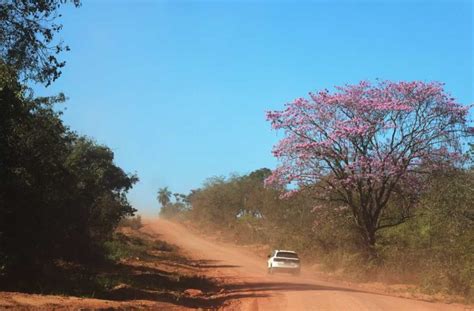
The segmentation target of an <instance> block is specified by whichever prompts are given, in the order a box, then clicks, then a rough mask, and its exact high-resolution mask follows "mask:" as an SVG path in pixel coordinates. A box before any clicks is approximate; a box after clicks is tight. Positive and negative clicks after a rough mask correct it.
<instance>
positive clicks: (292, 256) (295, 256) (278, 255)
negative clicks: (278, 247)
mask: <svg viewBox="0 0 474 311" xmlns="http://www.w3.org/2000/svg"><path fill="white" fill-rule="evenodd" d="M276 257H285V258H296V259H298V255H296V254H295V253H290V252H278V253H277V255H276Z"/></svg>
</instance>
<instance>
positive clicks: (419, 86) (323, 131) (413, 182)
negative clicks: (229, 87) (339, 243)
mask: <svg viewBox="0 0 474 311" xmlns="http://www.w3.org/2000/svg"><path fill="white" fill-rule="evenodd" d="M468 109H469V108H468V107H466V106H462V105H460V104H458V103H456V102H455V101H454V99H453V98H451V97H450V96H449V95H448V94H447V93H445V91H444V90H443V85H442V84H440V83H424V82H418V81H415V82H389V81H384V82H379V83H378V84H376V85H372V84H370V83H368V82H361V83H359V84H357V85H347V86H344V87H337V88H336V92H333V93H331V92H329V91H328V90H323V91H321V92H318V93H310V99H304V98H298V99H296V100H295V101H293V102H291V103H288V104H287V105H286V109H284V110H283V111H270V112H268V113H267V119H268V120H269V121H270V122H271V124H272V127H273V129H275V130H283V131H284V133H285V137H284V138H283V139H282V140H281V141H280V142H279V143H278V144H277V145H276V146H275V148H274V150H273V153H274V155H275V156H276V157H277V158H278V159H279V160H280V165H279V167H278V168H277V169H276V170H274V171H273V173H272V175H271V176H270V177H268V178H267V179H266V184H267V185H279V186H280V187H281V186H284V185H288V184H293V185H295V186H296V185H297V186H299V188H301V187H313V188H318V189H319V190H318V191H315V192H316V194H317V195H318V197H319V198H320V199H325V200H331V201H337V202H340V203H341V206H340V207H339V208H349V209H350V211H351V214H352V216H353V219H354V222H355V224H356V226H357V228H358V229H359V231H360V233H361V236H362V238H363V241H364V243H365V245H366V246H367V250H368V254H369V255H370V256H371V257H374V256H376V253H375V242H376V233H377V231H378V230H380V229H383V228H386V227H391V226H396V225H398V224H400V223H402V222H404V221H405V220H406V219H407V217H409V214H408V213H406V207H403V210H400V212H399V213H398V214H397V213H395V214H394V213H387V211H386V210H387V209H386V207H387V206H388V203H389V201H390V198H392V197H393V196H394V194H398V195H400V196H402V197H405V198H416V194H417V191H418V190H419V188H420V187H421V181H422V176H423V173H429V172H430V171H431V170H432V169H433V168H436V167H439V165H451V164H452V163H453V162H456V161H458V160H461V158H462V157H461V140H462V137H465V136H466V135H470V134H469V128H468V127H467V123H468V122H467V120H466V118H467V114H468ZM470 132H471V133H472V131H470ZM293 191H296V190H293ZM291 193H292V191H290V192H288V193H287V195H290V194H291ZM410 201H411V202H415V200H410Z"/></svg>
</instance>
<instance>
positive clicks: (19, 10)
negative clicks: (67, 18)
mask: <svg viewBox="0 0 474 311" xmlns="http://www.w3.org/2000/svg"><path fill="white" fill-rule="evenodd" d="M67 2H71V3H72V4H73V5H74V6H76V7H78V6H80V1H79V0H71V1H67V0H59V1H58V0H37V1H21V0H5V1H2V3H1V4H0V42H1V45H0V57H1V61H2V62H4V63H6V64H7V65H9V66H11V67H12V68H13V69H15V70H16V71H17V72H18V74H19V75H20V77H21V79H22V80H24V81H27V80H31V81H34V82H38V83H43V84H45V85H47V86H48V85H50V84H51V82H53V81H54V80H56V79H57V78H58V77H59V76H60V75H61V68H62V67H64V65H65V61H62V60H60V59H58V55H59V54H60V53H61V52H63V51H67V50H69V47H68V46H67V45H65V44H64V43H63V41H62V40H58V39H57V38H56V34H57V33H58V32H59V31H60V30H61V28H62V25H61V24H59V23H57V22H56V20H57V19H58V18H60V17H61V15H60V14H59V13H58V9H59V8H60V7H61V6H62V5H63V4H65V3H67Z"/></svg>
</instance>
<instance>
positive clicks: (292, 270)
mask: <svg viewBox="0 0 474 311" xmlns="http://www.w3.org/2000/svg"><path fill="white" fill-rule="evenodd" d="M271 269H272V270H273V271H274V272H288V273H298V272H300V267H285V266H280V267H272V268H271Z"/></svg>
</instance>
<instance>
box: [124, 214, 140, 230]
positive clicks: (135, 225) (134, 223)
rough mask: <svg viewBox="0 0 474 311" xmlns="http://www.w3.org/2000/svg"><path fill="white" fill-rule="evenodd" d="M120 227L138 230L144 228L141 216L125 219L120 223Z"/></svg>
mask: <svg viewBox="0 0 474 311" xmlns="http://www.w3.org/2000/svg"><path fill="white" fill-rule="evenodd" d="M119 227H129V228H132V229H134V230H138V229H140V228H141V227H143V224H142V218H141V216H140V215H136V216H134V217H124V218H122V219H121V220H120V222H119Z"/></svg>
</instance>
